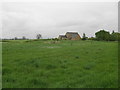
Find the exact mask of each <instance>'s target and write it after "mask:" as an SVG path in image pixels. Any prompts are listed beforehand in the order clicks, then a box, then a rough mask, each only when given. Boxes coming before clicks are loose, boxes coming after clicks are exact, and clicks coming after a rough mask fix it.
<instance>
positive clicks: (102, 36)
mask: <svg viewBox="0 0 120 90" xmlns="http://www.w3.org/2000/svg"><path fill="white" fill-rule="evenodd" d="M95 35H96V39H97V40H99V41H101V40H104V41H109V38H110V33H109V32H107V31H105V30H100V31H98V32H96V33H95Z"/></svg>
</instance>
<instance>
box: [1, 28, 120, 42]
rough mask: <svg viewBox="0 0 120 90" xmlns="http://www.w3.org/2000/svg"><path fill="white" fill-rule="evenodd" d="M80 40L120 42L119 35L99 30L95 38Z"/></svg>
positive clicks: (39, 36)
mask: <svg viewBox="0 0 120 90" xmlns="http://www.w3.org/2000/svg"><path fill="white" fill-rule="evenodd" d="M28 39H29V38H26V37H25V36H23V37H22V38H18V37H15V38H12V39H2V40H28ZM36 39H42V35H41V34H37V35H36ZM52 40H58V38H52ZM82 40H97V41H120V33H118V32H114V31H112V33H110V32H108V31H105V30H100V31H98V32H96V33H95V37H90V38H88V37H86V34H85V33H83V36H82Z"/></svg>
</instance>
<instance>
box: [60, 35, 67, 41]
mask: <svg viewBox="0 0 120 90" xmlns="http://www.w3.org/2000/svg"><path fill="white" fill-rule="evenodd" d="M58 39H61V40H65V39H67V37H66V35H59V37H58Z"/></svg>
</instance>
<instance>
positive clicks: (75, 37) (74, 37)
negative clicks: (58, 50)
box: [58, 32, 81, 40]
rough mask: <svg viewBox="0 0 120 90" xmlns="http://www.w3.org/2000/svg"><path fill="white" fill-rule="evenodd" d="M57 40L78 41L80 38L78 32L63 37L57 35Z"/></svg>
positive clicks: (68, 33)
mask: <svg viewBox="0 0 120 90" xmlns="http://www.w3.org/2000/svg"><path fill="white" fill-rule="evenodd" d="M58 39H61V40H63V39H68V40H80V39H81V37H80V35H79V34H78V32H67V33H66V34H65V35H59V37H58Z"/></svg>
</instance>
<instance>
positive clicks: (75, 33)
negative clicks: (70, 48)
mask: <svg viewBox="0 0 120 90" xmlns="http://www.w3.org/2000/svg"><path fill="white" fill-rule="evenodd" d="M66 34H78V32H67V33H66Z"/></svg>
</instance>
